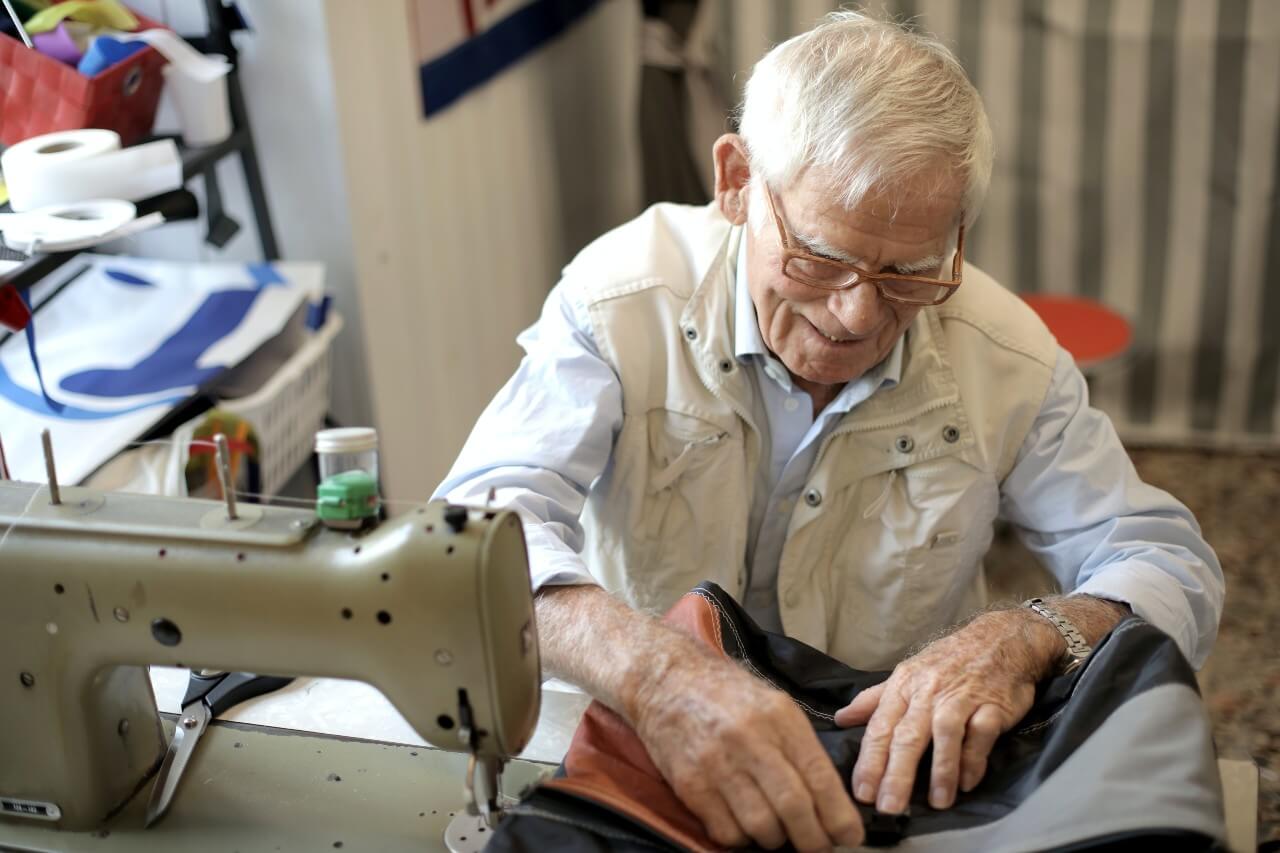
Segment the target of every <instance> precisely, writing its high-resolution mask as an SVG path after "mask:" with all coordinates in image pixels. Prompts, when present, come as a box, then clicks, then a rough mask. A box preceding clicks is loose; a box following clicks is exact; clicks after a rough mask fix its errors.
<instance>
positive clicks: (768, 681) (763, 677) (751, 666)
mask: <svg viewBox="0 0 1280 853" xmlns="http://www.w3.org/2000/svg"><path fill="white" fill-rule="evenodd" d="M693 592H694V593H695V594H696V595H699V596H701V597H702V598H704V599H706V600H707V601H709V602H710V603H711V606H712V607H714V608H715V609H716V613H717V615H723V616H724V617H725V621H726V622H728V623H729V630H730V631H732V632H733V638H734V640H736V641H737V643H738V648H739V649H745V648H746V644H745V643H743V642H742V635H741V634H739V633H738V627H737V626H736V625H734V624H733V620H732V619H730V618H729V615H728V614H727V613H725V611H724V608H723V607H721V606H720V602H718V601H716V599H715V597H714V596H712V595H711V594H710V593H708V592H706V591H705V590H701V589H695V590H693ZM716 621H717V629H716V630H717V631H718V630H719V627H718V625H719V620H718V619H717V620H716ZM721 648H723V645H722V646H721ZM738 660H739V661H740V662H741V663H742V665H743V666H745V667H746V668H747V669H749V670H751V673H752V675H754V676H755V677H756V678H758V679H760V680H761V681H763V682H764V683H765V684H768V685H769V686H770V687H772V688H773V689H774V690H777V691H779V692H781V693H786V691H785V690H783V689H782V688H781V687H779V686H778V685H777V684H775V683H774V682H773V679H771V678H769V677H768V676H767V675H765V674H764V673H763V672H761V671H760V670H758V669H756V667H755V664H753V663H752V662H751V661H750V660H748V659H747V658H746V657H745V656H744V657H742V658H739V659H738ZM787 698H788V699H790V700H791V701H792V702H794V703H795V704H797V705H799V706H800V707H801V708H803V709H804V710H805V711H806V712H807V713H808V714H809V715H810V716H813V717H817V718H819V719H822V720H827V721H828V722H831V723H834V722H835V721H836V718H835V716H834V715H832V714H824V713H823V712H822V711H819V710H816V709H814V708H811V707H809V705H808V704H807V703H805V702H803V701H802V700H800V699H797V698H795V697H794V696H792V695H791V694H789V693H787Z"/></svg>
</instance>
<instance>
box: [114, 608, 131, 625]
mask: <svg viewBox="0 0 1280 853" xmlns="http://www.w3.org/2000/svg"><path fill="white" fill-rule="evenodd" d="M111 613H112V615H114V616H115V617H116V621H117V622H128V621H129V611H128V610H125V609H124V608H123V607H117V608H116V609H115V610H112V611H111Z"/></svg>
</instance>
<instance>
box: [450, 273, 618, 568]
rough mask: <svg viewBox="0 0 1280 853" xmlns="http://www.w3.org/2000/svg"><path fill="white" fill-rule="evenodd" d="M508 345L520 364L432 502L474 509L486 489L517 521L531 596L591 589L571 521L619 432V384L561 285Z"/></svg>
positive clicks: (574, 297)
mask: <svg viewBox="0 0 1280 853" xmlns="http://www.w3.org/2000/svg"><path fill="white" fill-rule="evenodd" d="M516 340H517V343H519V344H520V346H521V347H523V348H524V351H525V356H524V358H523V359H522V360H521V362H520V366H519V367H518V368H517V369H516V372H515V375H513V376H512V377H511V379H510V380H509V381H508V382H507V384H506V385H505V386H503V388H502V390H500V391H499V392H498V394H497V396H496V397H494V398H493V401H492V402H491V403H489V406H488V407H487V408H486V409H485V411H484V413H483V414H482V415H481V416H480V419H479V421H477V422H476V426H475V428H474V429H473V430H472V432H471V436H470V437H469V438H468V439H467V443H466V445H465V446H464V447H463V449H462V453H461V455H459V457H458V459H457V461H456V462H455V463H454V465H453V469H452V470H451V471H450V472H449V475H448V477H447V478H446V479H445V481H444V482H443V483H442V484H441V485H440V486H439V488H437V489H436V492H435V494H434V495H433V496H432V497H433V498H447V499H449V500H450V501H454V502H456V503H464V504H472V505H477V504H483V503H485V501H486V500H487V498H488V495H489V492H490V490H493V493H494V504H495V505H496V506H502V507H505V508H508V509H511V510H514V511H515V512H516V513H518V514H519V516H520V518H521V520H522V521H523V524H524V533H525V541H526V543H527V545H528V550H529V568H530V574H531V577H532V581H533V588H534V589H535V590H537V589H539V588H541V587H543V586H547V585H555V584H582V583H596V581H595V579H594V578H593V577H592V575H591V573H590V571H588V569H587V566H586V565H585V563H584V562H583V560H582V557H581V551H582V544H583V534H582V527H581V525H580V524H579V516H580V515H581V514H582V507H583V504H584V502H585V500H586V496H587V492H588V490H589V489H590V488H591V485H592V483H594V482H595V480H596V479H597V478H598V477H599V476H600V474H601V473H603V472H604V470H605V467H606V466H607V465H608V462H609V458H610V455H611V454H612V452H613V443H614V440H615V439H616V438H617V434H618V430H619V429H620V428H621V425H622V392H621V386H620V384H619V382H618V377H617V374H616V373H615V372H614V370H613V368H612V367H611V366H610V365H609V364H608V362H606V361H605V360H604V359H603V358H601V356H600V352H599V348H598V347H597V346H596V342H595V340H594V338H593V337H592V332H591V324H590V318H589V317H588V315H587V311H586V308H585V306H584V304H583V303H582V300H581V299H580V296H579V294H578V292H577V290H576V288H575V286H574V284H573V282H572V281H571V280H569V279H565V280H562V281H561V282H560V283H559V284H558V285H556V287H555V288H554V289H553V290H552V291H551V293H550V294H549V295H548V297H547V301H546V303H545V304H544V305H543V309H542V315H541V316H540V317H539V319H538V321H537V323H535V324H534V325H533V326H531V327H530V328H529V329H527V330H525V331H524V332H523V333H521V335H520V336H519V337H518V338H517V339H516Z"/></svg>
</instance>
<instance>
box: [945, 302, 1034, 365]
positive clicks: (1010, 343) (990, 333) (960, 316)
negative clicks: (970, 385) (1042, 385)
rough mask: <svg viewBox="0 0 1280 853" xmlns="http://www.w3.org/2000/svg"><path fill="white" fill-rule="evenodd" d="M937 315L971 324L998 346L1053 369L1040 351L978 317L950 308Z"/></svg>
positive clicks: (967, 324)
mask: <svg viewBox="0 0 1280 853" xmlns="http://www.w3.org/2000/svg"><path fill="white" fill-rule="evenodd" d="M938 316H939V319H945V320H956V321H958V322H960V323H964V324H965V325H966V326H971V327H972V328H974V329H977V330H978V331H979V332H981V333H982V334H983V335H985V336H986V337H987V338H988V339H990V340H991V341H992V342H994V343H996V344H998V345H999V346H1002V347H1004V348H1005V349H1007V350H1009V351H1010V352H1016V353H1018V354H1019V355H1024V356H1026V357H1027V358H1029V359H1031V360H1032V361H1034V362H1036V363H1037V364H1041V365H1044V366H1045V367H1047V368H1049V369H1050V370H1052V369H1053V365H1052V364H1050V363H1049V362H1047V361H1046V360H1045V359H1044V358H1042V357H1041V356H1040V353H1038V352H1036V351H1035V350H1033V349H1032V348H1031V347H1028V346H1024V345H1022V344H1021V343H1019V342H1018V341H1015V340H1014V339H1013V338H1011V337H1009V336H1008V335H1006V334H1004V333H1003V332H1001V331H999V330H998V329H996V328H995V327H993V326H991V325H988V324H987V323H985V322H983V321H982V320H979V319H978V318H976V317H974V316H972V315H970V314H969V313H967V312H963V313H962V312H960V311H955V310H950V311H946V312H945V313H944V312H941V311H940V312H938Z"/></svg>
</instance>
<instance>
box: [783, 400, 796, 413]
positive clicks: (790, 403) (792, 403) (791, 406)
mask: <svg viewBox="0 0 1280 853" xmlns="http://www.w3.org/2000/svg"><path fill="white" fill-rule="evenodd" d="M782 408H784V409H786V410H787V411H788V412H794V411H795V410H796V409H798V408H800V402H799V401H798V400H796V398H795V397H788V398H787V402H785V403H783V404H782Z"/></svg>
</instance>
